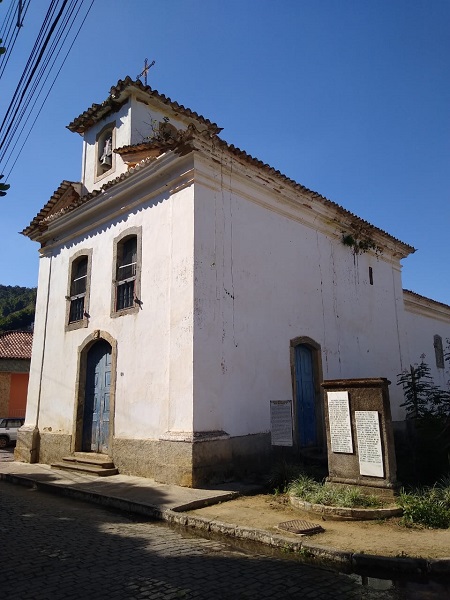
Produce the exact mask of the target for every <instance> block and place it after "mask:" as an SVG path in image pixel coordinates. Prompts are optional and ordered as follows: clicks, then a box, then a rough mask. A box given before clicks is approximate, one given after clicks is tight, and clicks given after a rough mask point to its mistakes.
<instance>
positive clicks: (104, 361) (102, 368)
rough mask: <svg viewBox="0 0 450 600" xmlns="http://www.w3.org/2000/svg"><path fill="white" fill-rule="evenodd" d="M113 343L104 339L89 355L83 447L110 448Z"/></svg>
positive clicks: (89, 449) (87, 450)
mask: <svg viewBox="0 0 450 600" xmlns="http://www.w3.org/2000/svg"><path fill="white" fill-rule="evenodd" d="M110 385H111V346H110V345H109V344H108V342H105V341H104V340H101V341H99V342H97V343H96V344H94V345H93V346H92V347H91V348H90V350H89V352H88V355H87V369H86V388H85V398H84V416H83V450H84V451H86V452H89V451H92V452H104V453H107V452H108V440H109V393H110Z"/></svg>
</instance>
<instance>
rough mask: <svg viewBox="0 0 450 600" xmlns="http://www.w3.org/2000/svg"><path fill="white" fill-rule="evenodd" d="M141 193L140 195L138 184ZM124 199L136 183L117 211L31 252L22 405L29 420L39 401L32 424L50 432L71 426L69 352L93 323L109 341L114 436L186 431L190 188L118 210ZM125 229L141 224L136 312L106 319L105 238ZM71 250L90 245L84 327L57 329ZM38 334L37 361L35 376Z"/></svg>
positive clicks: (108, 274) (73, 359) (108, 271)
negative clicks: (31, 324)
mask: <svg viewBox="0 0 450 600" xmlns="http://www.w3.org/2000/svg"><path fill="white" fill-rule="evenodd" d="M126 185H127V183H125V184H124V187H125V188H126ZM143 190H144V191H142V190H141V192H142V193H144V194H145V185H144V187H143ZM116 193H117V192H116ZM127 194H128V195H127ZM127 200H128V201H131V200H136V190H134V192H133V194H132V193H131V192H127V191H126V189H125V191H123V190H122V197H121V198H120V199H119V204H123V205H124V206H123V208H122V212H121V214H120V215H118V216H116V217H115V218H114V219H112V220H110V221H107V222H106V223H105V225H103V226H100V227H98V226H97V227H93V228H92V229H90V230H88V231H86V233H84V234H83V235H81V236H77V237H74V238H71V237H70V236H69V237H68V238H67V241H65V242H64V243H61V244H55V245H54V247H53V250H52V258H51V259H50V257H49V256H47V255H46V256H45V257H43V258H41V268H40V278H39V299H38V310H37V320H36V329H35V336H34V348H35V352H34V355H33V363H32V365H33V366H32V371H31V373H30V385H29V393H28V408H27V424H30V425H32V424H34V423H35V422H36V415H37V404H38V398H39V397H40V398H41V400H40V410H39V428H40V430H41V431H47V430H50V429H49V428H51V431H53V432H55V433H56V432H61V433H72V426H73V416H74V407H75V381H76V377H77V360H78V356H77V351H78V348H79V346H80V345H81V344H82V343H83V341H84V340H85V339H86V338H87V336H88V335H90V334H92V332H93V331H94V330H97V329H99V330H102V331H106V332H107V333H109V334H110V335H111V336H112V337H113V338H114V339H116V340H117V386H116V412H115V436H116V437H127V438H134V439H142V438H144V439H152V438H156V439H157V438H158V437H159V436H160V435H161V433H163V432H166V431H169V430H174V431H192V402H191V399H192V318H193V317H192V315H193V295H192V277H193V267H192V266H193V214H194V213H193V191H192V187H190V186H187V187H184V189H180V190H179V191H177V192H174V193H173V194H169V193H168V192H164V193H160V194H159V195H155V196H153V197H152V198H151V199H150V200H147V201H143V202H142V203H140V204H139V206H138V207H136V208H135V209H130V210H128V209H127ZM99 206H100V205H99ZM101 210H102V215H103V218H104V217H105V215H107V211H108V202H107V201H105V200H103V206H102V207H101ZM98 216H99V218H100V215H98ZM135 226H141V227H142V276H141V299H142V302H143V305H142V310H140V311H139V312H138V313H137V314H127V315H125V316H121V317H116V318H111V316H110V308H111V280H112V277H113V262H112V261H113V241H114V238H115V237H116V236H118V235H119V234H120V233H121V232H123V231H125V230H127V229H128V228H130V227H135ZM81 249H92V274H91V287H90V289H91V293H90V305H89V313H90V319H89V326H88V327H87V328H81V329H76V330H74V331H68V332H65V330H64V327H65V314H66V313H65V309H66V307H65V303H66V301H65V296H66V295H67V282H68V268H69V260H70V257H71V256H73V254H74V253H75V252H77V251H78V250H81ZM50 261H51V280H50V296H49V298H50V301H49V318H48V322H47V328H46V332H45V331H44V329H45V328H44V323H45V304H46V302H45V301H46V290H47V282H48V272H49V264H50ZM44 336H45V356H46V359H45V361H44V365H43V371H42V378H41V374H40V359H41V356H42V353H41V352H42V346H43V343H44Z"/></svg>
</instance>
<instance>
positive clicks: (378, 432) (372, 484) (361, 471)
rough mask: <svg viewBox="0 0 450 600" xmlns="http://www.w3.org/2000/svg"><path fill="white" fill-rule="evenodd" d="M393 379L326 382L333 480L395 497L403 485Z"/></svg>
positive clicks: (331, 477) (324, 387) (326, 407)
mask: <svg viewBox="0 0 450 600" xmlns="http://www.w3.org/2000/svg"><path fill="white" fill-rule="evenodd" d="M389 383H390V382H389V381H388V380H387V379H384V378H379V379H340V380H333V381H324V382H323V383H322V389H323V391H324V408H325V428H326V434H327V446H328V473H329V475H328V479H327V482H329V483H333V484H342V485H358V486H362V487H363V488H364V490H365V491H367V492H369V493H377V494H379V495H383V496H393V495H394V493H395V491H396V490H397V488H398V484H397V464H396V459H395V447H394V434H393V430H392V419H391V406H390V402H389V389H388V386H389Z"/></svg>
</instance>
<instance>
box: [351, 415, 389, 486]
mask: <svg viewBox="0 0 450 600" xmlns="http://www.w3.org/2000/svg"><path fill="white" fill-rule="evenodd" d="M355 421H356V437H357V440H358V459H359V472H360V473H361V475H369V476H370V477H384V468H383V453H382V451H381V437H380V422H379V417H378V412H377V411H376V410H357V411H355Z"/></svg>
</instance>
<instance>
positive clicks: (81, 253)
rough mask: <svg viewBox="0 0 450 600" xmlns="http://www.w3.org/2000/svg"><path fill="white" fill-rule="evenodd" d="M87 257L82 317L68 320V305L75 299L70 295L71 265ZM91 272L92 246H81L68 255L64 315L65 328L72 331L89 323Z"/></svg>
mask: <svg viewBox="0 0 450 600" xmlns="http://www.w3.org/2000/svg"><path fill="white" fill-rule="evenodd" d="M82 257H86V258H87V273H86V290H85V292H84V307H83V318H82V319H80V320H79V321H72V322H69V319H70V307H71V304H72V301H73V300H74V299H75V295H73V296H72V295H71V288H72V281H73V267H74V264H75V263H76V262H77V261H79V259H80V258H82ZM91 274H92V248H83V249H81V250H78V251H77V252H75V254H73V255H72V256H71V257H70V260H69V268H68V277H67V295H66V317H65V330H66V331H73V330H74V329H81V328H82V327H87V326H88V324H89V317H90V315H89V299H90V291H91Z"/></svg>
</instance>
